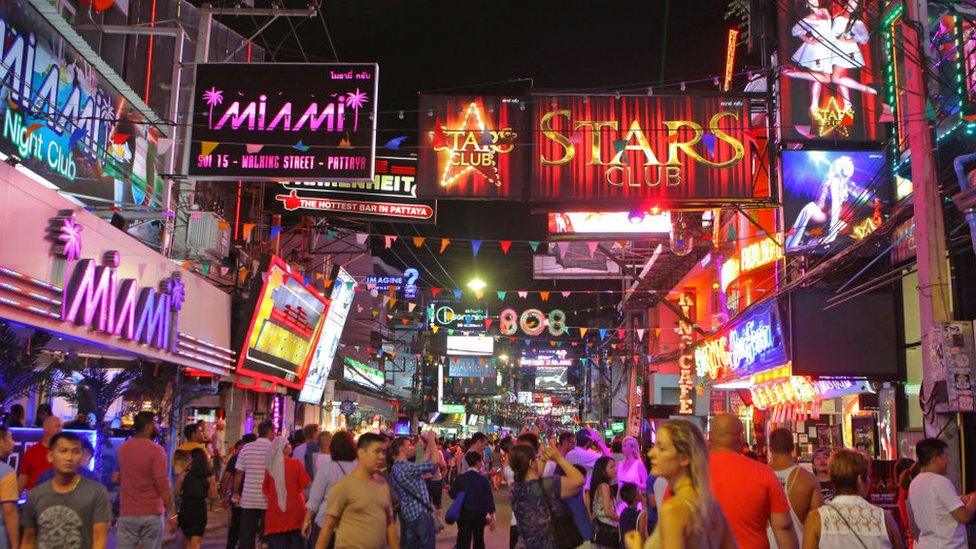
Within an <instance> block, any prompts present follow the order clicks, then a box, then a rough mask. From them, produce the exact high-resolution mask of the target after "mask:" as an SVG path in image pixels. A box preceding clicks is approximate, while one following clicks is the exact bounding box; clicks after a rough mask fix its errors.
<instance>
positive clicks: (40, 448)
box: [17, 416, 61, 492]
mask: <svg viewBox="0 0 976 549" xmlns="http://www.w3.org/2000/svg"><path fill="white" fill-rule="evenodd" d="M41 425H42V427H43V428H44V435H43V436H42V437H41V441H40V442H35V443H34V444H32V445H31V446H30V448H28V449H27V451H26V452H24V457H23V458H22V459H21V460H20V470H19V471H18V472H17V488H18V489H19V490H20V491H21V492H23V491H24V490H31V489H33V488H34V486H36V485H37V479H38V478H40V476H41V473H43V472H44V471H47V470H48V469H50V468H51V462H50V461H49V460H48V459H47V456H48V444H50V443H51V439H52V438H54V435H57V434H58V433H60V432H61V418H59V417H58V416H48V417H46V418H44V422H43V423H42V424H41Z"/></svg>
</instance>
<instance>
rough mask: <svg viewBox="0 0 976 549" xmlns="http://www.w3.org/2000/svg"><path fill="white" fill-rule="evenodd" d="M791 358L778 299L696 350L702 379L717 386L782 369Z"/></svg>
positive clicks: (746, 316) (764, 304) (696, 362)
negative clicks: (767, 371)
mask: <svg viewBox="0 0 976 549" xmlns="http://www.w3.org/2000/svg"><path fill="white" fill-rule="evenodd" d="M788 360H789V358H788V357H787V354H786V340H785V336H784V334H783V327H782V323H781V322H780V313H779V307H778V305H777V303H776V301H775V300H770V301H768V302H766V303H762V304H760V305H758V306H756V307H755V308H754V309H753V310H751V311H749V312H748V313H747V314H746V315H745V316H744V317H743V318H741V319H739V320H738V321H736V322H735V323H734V324H733V325H732V326H731V327H730V328H729V329H727V330H726V331H725V332H724V333H723V334H721V335H719V336H718V337H715V338H712V339H708V340H706V341H705V342H704V343H702V344H701V345H699V346H698V347H697V348H696V349H695V358H694V362H695V367H696V369H697V373H698V375H699V377H704V376H708V377H709V378H711V379H712V380H713V381H714V382H715V383H721V382H724V381H729V380H732V379H737V378H741V377H743V376H746V375H752V374H755V373H758V372H762V371H764V370H768V369H770V368H775V367H777V366H782V365H783V364H785V363H786V362H787V361H788Z"/></svg>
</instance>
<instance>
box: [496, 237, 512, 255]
mask: <svg viewBox="0 0 976 549" xmlns="http://www.w3.org/2000/svg"><path fill="white" fill-rule="evenodd" d="M498 244H499V245H500V246H501V247H502V252H503V253H505V254H507V253H508V249H509V248H511V247H512V241H511V240H501V241H499V242H498Z"/></svg>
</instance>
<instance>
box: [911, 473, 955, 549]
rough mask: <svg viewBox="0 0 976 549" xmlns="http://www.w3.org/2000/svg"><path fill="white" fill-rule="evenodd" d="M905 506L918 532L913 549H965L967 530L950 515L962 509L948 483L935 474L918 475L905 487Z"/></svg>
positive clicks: (953, 487) (951, 486)
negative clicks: (907, 507) (907, 505)
mask: <svg viewBox="0 0 976 549" xmlns="http://www.w3.org/2000/svg"><path fill="white" fill-rule="evenodd" d="M908 503H909V504H910V505H911V508H912V514H913V515H914V516H915V524H916V525H917V526H918V529H919V536H918V541H916V542H915V547H917V548H918V549H965V548H966V544H967V541H966V527H965V525H963V524H959V522H958V521H957V520H956V519H955V518H953V517H952V515H951V513H952V512H953V511H954V510H956V509H958V508H960V507H962V506H963V503H962V500H961V499H960V498H959V493H958V492H956V487H955V486H954V485H953V484H952V481H951V480H949V479H947V478H946V477H944V476H942V475H938V474H936V473H929V472H925V473H920V474H919V475H918V476H917V477H915V479H914V480H912V484H911V485H910V486H909V487H908Z"/></svg>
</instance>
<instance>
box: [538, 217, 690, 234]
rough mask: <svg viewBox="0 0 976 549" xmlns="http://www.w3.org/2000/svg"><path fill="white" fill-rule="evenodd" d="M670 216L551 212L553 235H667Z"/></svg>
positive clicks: (669, 228)
mask: <svg viewBox="0 0 976 549" xmlns="http://www.w3.org/2000/svg"><path fill="white" fill-rule="evenodd" d="M669 232H671V214H670V213H668V212H664V213H659V214H645V213H632V212H550V213H549V234H551V235H584V234H585V235H617V234H668V233H669Z"/></svg>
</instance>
